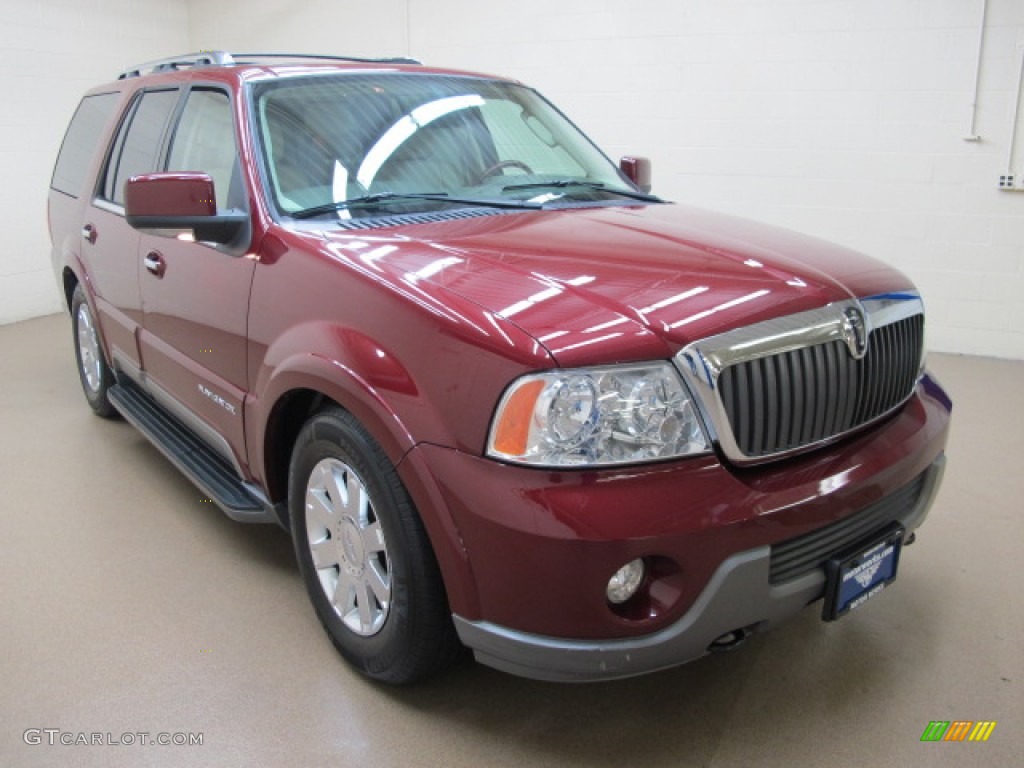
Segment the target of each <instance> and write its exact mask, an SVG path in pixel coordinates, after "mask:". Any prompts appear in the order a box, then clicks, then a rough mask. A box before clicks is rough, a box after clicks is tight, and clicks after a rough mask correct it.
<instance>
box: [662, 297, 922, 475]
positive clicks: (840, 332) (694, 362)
mask: <svg viewBox="0 0 1024 768" xmlns="http://www.w3.org/2000/svg"><path fill="white" fill-rule="evenodd" d="M851 311H852V312H860V316H861V317H862V318H863V321H864V327H865V329H866V334H867V338H870V334H871V332H872V331H873V330H875V329H876V328H881V327H883V326H886V325H891V324H892V323H895V322H898V321H900V320H905V319H907V318H910V317H914V316H915V315H923V314H924V302H923V301H922V299H921V295H920V294H919V293H918V292H917V291H899V292H893V293H885V294H879V295H875V296H868V297H866V298H863V299H846V300H843V301H837V302H833V303H832V304H827V305H825V306H824V307H820V308H818V309H812V310H808V311H806V312H798V313H796V314H792V315H786V316H784V317H779V318H775V319H772V320H765V321H763V322H760V323H754V324H753V325H747V326H743V327H742V328H736V329H735V330H732V331H726V332H725V333H720V334H717V335H715V336H709V337H707V338H705V339H701V340H699V341H695V342H693V343H691V344H689V345H687V346H686V347H684V348H683V349H681V350H680V351H679V352H678V353H676V355H675V357H673V362H674V363H675V365H676V368H677V369H678V370H679V372H680V373H681V374H682V376H683V379H684V380H685V381H686V384H687V386H689V387H690V391H691V392H693V393H694V394H695V395H696V399H697V402H698V405H699V407H700V409H701V415H702V416H703V417H704V423H705V426H706V427H707V429H708V432H709V433H710V434H711V439H712V440H713V441H714V442H715V443H716V444H717V445H718V446H719V448H721V450H722V453H724V454H725V456H726V457H727V458H728V459H729V460H730V461H732V462H734V463H736V464H760V463H763V462H766V461H775V460H777V459H781V458H785V457H787V456H792V455H795V454H798V453H804V452H806V451H808V450H811V449H813V448H816V447H820V446H823V445H827V444H829V443H832V442H835V441H836V440H839V439H841V438H842V437H844V436H845V435H848V434H851V433H853V432H856V431H857V430H859V429H863V428H864V427H866V426H868V425H869V424H873V423H876V422H878V421H880V420H881V419H884V418H885V417H886V416H888V415H889V414H891V413H892V412H893V411H895V410H896V409H897V408H899V407H900V406H902V405H903V403H905V402H906V401H907V400H909V399H910V396H909V395H908V396H907V398H905V399H904V400H901V401H900V403H899V404H897V405H896V406H895V407H893V408H892V409H890V410H888V411H886V412H885V413H883V414H881V415H880V416H878V417H876V418H875V419H872V420H871V421H869V422H867V423H865V424H858V425H857V426H856V427H854V428H853V429H852V430H849V431H847V432H844V433H841V434H838V435H832V436H830V437H828V438H826V439H824V440H820V441H818V442H815V443H810V444H807V445H802V446H800V447H798V448H794V449H792V450H789V451H783V452H779V453H773V454H768V455H762V456H748V455H746V454H744V453H743V451H742V450H740V447H739V446H738V445H737V443H736V438H735V437H734V436H733V432H732V428H731V426H730V425H729V417H728V415H727V413H726V410H725V404H724V403H723V402H722V398H721V397H719V388H718V379H719V377H720V376H721V374H722V371H723V370H725V369H726V368H728V367H729V366H731V365H736V364H738V363H745V362H749V361H751V360H757V359H758V358H762V357H769V356H771V355H777V354H781V353H783V352H791V351H793V350H796V349H803V348H806V347H813V346H816V345H818V344H827V343H829V342H833V341H841V342H843V343H844V344H846V345H847V346H850V344H851V342H850V340H849V334H850V330H849V320H848V314H849V313H850V312H851ZM851 354H852V352H851ZM924 355H925V351H924V345H922V349H921V361H920V368H921V369H922V371H923V368H924ZM911 394H913V393H911Z"/></svg>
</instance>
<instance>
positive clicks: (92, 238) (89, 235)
mask: <svg viewBox="0 0 1024 768" xmlns="http://www.w3.org/2000/svg"><path fill="white" fill-rule="evenodd" d="M82 239H83V240H85V242H87V243H88V244H89V245H92V244H93V243H95V242H96V227H94V226H93V225H92V224H86V225H85V226H84V227H82Z"/></svg>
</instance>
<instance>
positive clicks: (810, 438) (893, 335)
mask: <svg viewBox="0 0 1024 768" xmlns="http://www.w3.org/2000/svg"><path fill="white" fill-rule="evenodd" d="M923 343H924V317H923V316H922V315H915V316H913V317H908V318H906V319H904V320H900V321H898V322H895V323H891V324H890V325H885V326H882V327H881V328H876V329H874V330H873V331H872V332H871V334H870V336H869V339H868V347H867V352H866V354H865V356H864V357H863V358H862V359H860V360H855V359H854V358H853V357H852V356H851V355H850V352H849V350H848V349H847V346H846V344H844V343H843V342H842V341H832V342H829V343H826V344H818V345H815V346H813V347H804V348H802V349H794V350H789V351H786V352H782V353H779V354H776V355H770V356H767V357H761V358H757V359H754V360H749V361H746V362H742V363H738V364H736V365H732V366H729V367H728V368H725V369H724V370H723V371H722V374H721V376H720V378H719V385H720V395H721V398H722V404H723V405H724V406H725V411H726V414H727V415H728V418H729V426H730V428H731V429H732V433H733V437H734V438H735V439H736V444H737V445H738V446H739V449H740V450H741V451H742V452H743V454H744V455H745V456H749V457H751V458H756V457H762V456H770V455H773V454H777V453H783V452H787V451H792V450H794V449H796V448H801V447H803V446H807V445H813V444H814V443H820V442H822V441H823V440H828V439H829V438H831V437H834V436H836V435H841V434H843V433H845V432H849V431H850V430H852V429H856V428H857V427H859V426H862V425H864V424H867V423H869V422H871V421H874V420H875V419H877V418H879V417H880V416H883V415H884V414H886V413H888V412H889V411H891V410H892V409H893V408H895V407H896V406H898V405H899V404H900V403H902V402H903V401H904V400H906V399H907V398H908V397H909V396H910V394H911V392H912V391H913V388H914V384H915V382H916V381H917V373H918V369H919V367H920V361H921V350H922V346H923Z"/></svg>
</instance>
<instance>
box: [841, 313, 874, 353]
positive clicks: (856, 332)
mask: <svg viewBox="0 0 1024 768" xmlns="http://www.w3.org/2000/svg"><path fill="white" fill-rule="evenodd" d="M843 341H845V342H846V346H847V347H849V348H850V356H851V357H852V358H853V359H854V360H860V359H861V358H862V357H864V355H865V354H867V351H868V329H867V326H866V325H865V324H864V313H863V312H862V311H861V310H860V308H859V307H848V308H847V309H845V310H843Z"/></svg>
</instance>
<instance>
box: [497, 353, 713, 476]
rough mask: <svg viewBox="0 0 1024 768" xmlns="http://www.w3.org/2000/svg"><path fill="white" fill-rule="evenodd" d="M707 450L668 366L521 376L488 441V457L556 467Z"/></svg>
mask: <svg viewBox="0 0 1024 768" xmlns="http://www.w3.org/2000/svg"><path fill="white" fill-rule="evenodd" d="M709 450H710V448H709V441H708V438H707V434H706V433H705V431H704V427H703V426H702V425H701V422H700V417H699V416H698V415H697V409H696V407H695V404H694V401H693V396H692V395H691V394H690V393H689V391H688V390H687V389H686V385H685V384H683V381H682V379H681V378H680V377H679V374H678V373H677V372H676V370H675V368H673V367H672V366H671V365H670V364H668V363H651V364H647V365H622V366H610V367H607V368H579V369H575V370H554V371H547V372H545V373H537V374H531V375H529V376H524V377H522V378H521V379H518V380H517V381H515V382H514V383H513V384H512V386H511V387H509V389H508V391H507V392H506V393H505V396H504V397H502V399H501V403H499V405H498V411H497V413H496V414H495V416H494V423H493V424H492V425H491V433H490V436H489V437H488V440H487V454H488V455H489V456H493V457H495V458H499V459H505V460H506V461H513V462H516V463H520V464H533V465H538V466H551V467H561V466H589V465H599V464H626V463H634V462H642V461H652V460H656V459H670V458H676V457H678V456H692V455H694V454H698V453H707V452H708V451H709Z"/></svg>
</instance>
